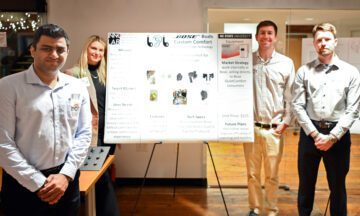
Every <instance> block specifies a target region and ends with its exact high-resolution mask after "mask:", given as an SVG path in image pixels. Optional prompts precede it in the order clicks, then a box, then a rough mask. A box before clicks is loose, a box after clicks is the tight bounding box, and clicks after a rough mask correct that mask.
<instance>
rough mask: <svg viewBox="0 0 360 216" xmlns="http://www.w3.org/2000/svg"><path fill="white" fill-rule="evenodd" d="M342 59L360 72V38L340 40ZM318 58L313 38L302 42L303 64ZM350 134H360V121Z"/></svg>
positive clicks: (338, 48) (337, 51)
mask: <svg viewBox="0 0 360 216" xmlns="http://www.w3.org/2000/svg"><path fill="white" fill-rule="evenodd" d="M335 52H336V54H337V55H338V56H339V58H340V59H342V60H344V61H346V62H348V63H349V64H352V65H354V66H355V67H356V68H357V69H358V70H359V71H360V38H338V44H337V46H336V50H335ZM316 58H317V54H316V51H315V48H314V45H313V38H304V39H303V40H302V55H301V64H306V63H308V62H311V61H313V60H314V59H316ZM350 132H351V133H354V134H360V121H359V120H357V121H355V122H354V124H353V126H352V127H351V128H350Z"/></svg>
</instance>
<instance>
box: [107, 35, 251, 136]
mask: <svg viewBox="0 0 360 216" xmlns="http://www.w3.org/2000/svg"><path fill="white" fill-rule="evenodd" d="M107 60H108V67H107V71H108V73H107V87H106V88H107V89H106V91H107V94H106V116H105V142H106V143H150V142H152V143H154V142H159V141H163V142H181V143H184V142H192V143H193V142H200V141H231V142H245V141H246V142H252V141H253V139H254V138H253V95H252V89H253V87H252V85H253V82H252V55H251V35H250V34H201V33H109V38H108V59H107Z"/></svg>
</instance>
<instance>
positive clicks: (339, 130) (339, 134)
mask: <svg viewBox="0 0 360 216" xmlns="http://www.w3.org/2000/svg"><path fill="white" fill-rule="evenodd" d="M346 132H347V130H344V129H343V127H341V126H340V125H339V124H337V125H336V126H335V127H334V128H333V129H332V130H331V131H330V133H331V134H333V135H334V136H336V138H337V139H338V140H340V139H341V137H342V136H344V134H345V133H346Z"/></svg>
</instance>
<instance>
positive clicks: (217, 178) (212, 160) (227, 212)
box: [204, 142, 229, 216]
mask: <svg viewBox="0 0 360 216" xmlns="http://www.w3.org/2000/svg"><path fill="white" fill-rule="evenodd" d="M204 144H206V145H207V147H208V150H209V155H210V158H211V162H212V165H213V167H214V171H215V176H216V180H217V183H218V186H219V189H220V193H221V197H222V200H223V202H224V207H225V210H226V215H227V216H229V211H228V209H227V206H226V202H225V198H224V194H223V191H222V188H221V184H220V181H219V177H218V174H217V171H216V167H215V163H214V159H213V156H212V154H211V149H210V145H209V143H208V142H204Z"/></svg>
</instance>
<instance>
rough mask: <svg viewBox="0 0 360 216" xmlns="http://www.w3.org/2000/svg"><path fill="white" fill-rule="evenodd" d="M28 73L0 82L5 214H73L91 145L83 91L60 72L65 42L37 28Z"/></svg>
mask: <svg viewBox="0 0 360 216" xmlns="http://www.w3.org/2000/svg"><path fill="white" fill-rule="evenodd" d="M30 51H31V55H32V57H33V58H34V63H33V65H31V66H30V67H29V69H27V70H25V71H23V72H20V73H17V74H14V75H10V76H8V77H5V78H3V79H1V80H0V166H1V167H2V168H3V169H4V171H5V172H4V174H3V183H2V193H1V196H2V204H3V208H4V211H5V214H6V215H77V214H78V209H79V206H80V192H79V170H78V169H79V167H80V166H81V164H82V163H83V161H84V159H85V157H86V154H87V151H88V147H89V145H90V141H91V112H90V105H89V98H88V93H87V90H86V87H85V86H83V84H82V83H81V82H80V81H79V80H77V79H75V78H73V77H71V76H68V75H66V74H63V73H61V72H60V71H59V69H60V68H61V67H62V66H63V65H64V64H65V61H66V58H67V55H68V52H69V38H68V36H67V34H66V32H65V31H64V30H63V29H62V28H61V27H59V26H57V25H53V24H47V25H43V26H41V27H40V28H39V29H38V30H36V32H35V35H34V41H33V43H32V46H31V48H30Z"/></svg>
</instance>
